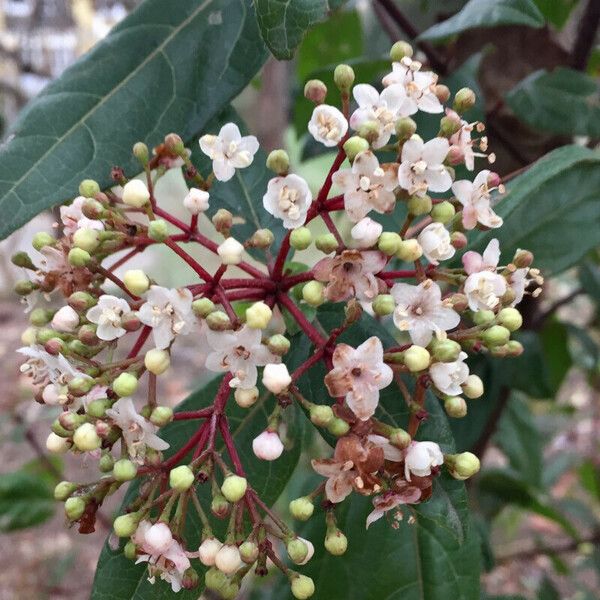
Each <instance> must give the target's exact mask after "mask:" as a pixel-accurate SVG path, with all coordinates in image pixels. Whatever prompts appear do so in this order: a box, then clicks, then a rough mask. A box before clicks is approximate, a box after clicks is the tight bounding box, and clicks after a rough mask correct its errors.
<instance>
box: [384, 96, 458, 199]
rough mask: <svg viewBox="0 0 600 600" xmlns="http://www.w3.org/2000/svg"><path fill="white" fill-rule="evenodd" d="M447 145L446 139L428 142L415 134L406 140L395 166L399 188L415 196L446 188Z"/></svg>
mask: <svg viewBox="0 0 600 600" xmlns="http://www.w3.org/2000/svg"><path fill="white" fill-rule="evenodd" d="M388 89H389V88H388ZM449 148H450V146H449V145H448V140H447V139H445V138H439V137H436V138H433V139H432V140H429V141H428V142H427V143H424V142H423V140H422V139H421V138H418V137H413V138H411V139H410V140H408V141H407V142H405V143H404V145H403V146H402V155H401V162H400V168H399V169H398V181H399V183H400V187H402V188H403V189H405V190H406V191H407V192H408V193H409V194H411V195H412V194H416V195H417V196H425V194H426V193H427V192H428V191H430V192H445V191H447V190H449V189H450V186H451V185H452V177H450V173H448V170H447V169H446V168H445V167H444V165H443V162H444V160H445V158H446V156H447V154H448V150H449Z"/></svg>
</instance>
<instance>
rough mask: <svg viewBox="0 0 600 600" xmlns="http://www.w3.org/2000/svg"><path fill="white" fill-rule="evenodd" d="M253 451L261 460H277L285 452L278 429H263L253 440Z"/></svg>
mask: <svg viewBox="0 0 600 600" xmlns="http://www.w3.org/2000/svg"><path fill="white" fill-rule="evenodd" d="M252 451H253V452H254V454H255V455H256V456H257V457H258V458H260V459H261V460H276V459H278V458H279V457H280V456H281V453H282V452H283V443H282V441H281V438H280V437H279V435H278V434H277V432H276V431H268V430H267V431H263V432H262V433H261V434H260V435H258V436H257V437H255V438H254V439H253V440H252Z"/></svg>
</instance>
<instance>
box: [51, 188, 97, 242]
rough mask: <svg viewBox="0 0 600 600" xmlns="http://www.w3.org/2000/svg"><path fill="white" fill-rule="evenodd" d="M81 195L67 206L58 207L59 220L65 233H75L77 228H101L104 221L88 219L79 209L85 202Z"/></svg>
mask: <svg viewBox="0 0 600 600" xmlns="http://www.w3.org/2000/svg"><path fill="white" fill-rule="evenodd" d="M85 200H86V199H85V198H84V197H83V196H77V198H75V200H73V202H71V204H69V206H61V207H60V209H59V210H60V220H61V221H62V222H63V226H64V231H65V233H66V234H71V233H75V231H77V230H78V229H81V228H86V229H96V230H99V231H101V230H103V229H104V223H102V221H98V220H96V219H88V218H87V217H86V216H85V215H84V214H83V212H82V211H81V209H82V208H83V204H84V202H85Z"/></svg>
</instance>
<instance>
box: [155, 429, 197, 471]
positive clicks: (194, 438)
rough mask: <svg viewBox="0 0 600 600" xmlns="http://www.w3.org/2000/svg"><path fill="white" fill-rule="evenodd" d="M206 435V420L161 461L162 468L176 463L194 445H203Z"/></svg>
mask: <svg viewBox="0 0 600 600" xmlns="http://www.w3.org/2000/svg"><path fill="white" fill-rule="evenodd" d="M207 437H208V421H205V422H204V423H202V425H201V426H200V428H199V429H198V430H197V431H196V433H194V435H193V436H192V437H191V438H190V439H189V440H188V441H187V443H186V444H185V445H183V446H182V447H181V448H180V449H179V450H178V451H177V452H176V453H175V454H173V456H171V457H170V458H168V459H167V460H166V461H165V462H164V463H163V468H170V467H171V466H173V465H176V464H177V463H178V462H179V461H180V460H181V459H182V458H183V457H184V456H185V455H186V454H187V453H188V452H189V451H190V450H191V449H192V448H193V447H194V446H196V445H198V446H201V445H202V446H203V445H204V444H205V443H206V438H207Z"/></svg>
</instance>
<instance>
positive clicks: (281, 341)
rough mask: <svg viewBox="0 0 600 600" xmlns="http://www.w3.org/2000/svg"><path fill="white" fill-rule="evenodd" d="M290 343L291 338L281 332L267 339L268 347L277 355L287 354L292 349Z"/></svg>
mask: <svg viewBox="0 0 600 600" xmlns="http://www.w3.org/2000/svg"><path fill="white" fill-rule="evenodd" d="M290 345H291V343H290V340H288V339H287V338H286V337H285V336H284V335H281V334H280V333H277V334H275V335H272V336H271V337H270V338H269V339H268V341H267V348H268V349H269V350H270V351H271V352H272V353H273V354H275V355H276V356H285V355H286V354H287V353H288V351H289V349H290Z"/></svg>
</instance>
